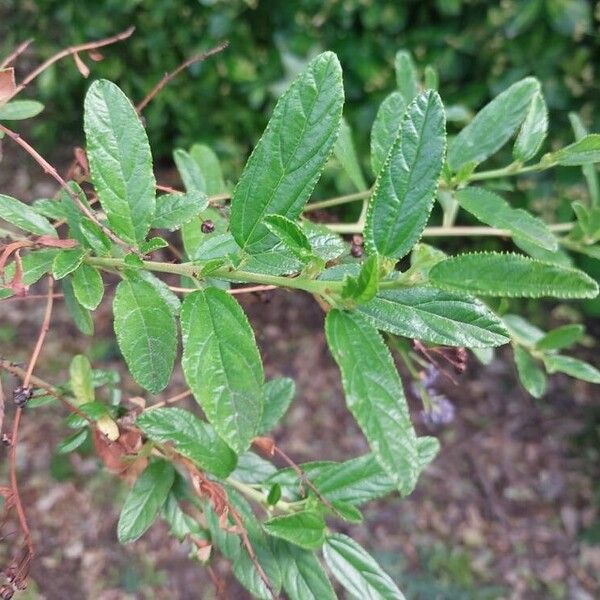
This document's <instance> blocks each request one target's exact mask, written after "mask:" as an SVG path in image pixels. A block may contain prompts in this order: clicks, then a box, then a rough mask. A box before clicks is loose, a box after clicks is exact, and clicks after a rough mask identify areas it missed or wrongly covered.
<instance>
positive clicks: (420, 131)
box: [365, 90, 446, 258]
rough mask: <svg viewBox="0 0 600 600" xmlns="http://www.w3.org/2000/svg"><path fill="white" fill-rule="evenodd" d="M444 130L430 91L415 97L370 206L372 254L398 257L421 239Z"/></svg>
mask: <svg viewBox="0 0 600 600" xmlns="http://www.w3.org/2000/svg"><path fill="white" fill-rule="evenodd" d="M445 127H446V125H445V116H444V107H443V105H442V101H441V100H440V97H439V95H438V93H437V92H435V91H432V90H428V91H426V92H423V93H421V94H419V95H418V96H417V97H416V98H415V100H414V101H413V102H412V103H411V104H410V105H409V106H408V108H407V109H406V113H405V114H404V117H403V119H402V124H401V126H400V133H399V135H398V137H397V138H396V141H395V142H394V145H393V146H392V149H391V150H390V153H389V156H388V158H387V161H386V163H385V164H384V166H383V168H382V169H381V172H380V173H379V175H378V177H377V181H376V182H375V188H374V190H373V195H372V196H371V199H370V201H369V209H368V212H367V223H366V228H365V242H366V245H367V248H369V250H370V251H371V252H378V253H380V254H382V255H383V256H389V257H393V258H402V257H403V256H405V255H406V254H408V252H409V251H410V249H411V248H412V247H413V246H414V245H415V243H416V242H417V241H418V239H419V238H420V237H421V234H422V233H423V229H424V228H425V224H426V223H427V220H428V219H429V213H430V212H431V208H432V206H433V200H434V196H435V191H436V189H437V186H438V178H439V175H440V172H441V170H442V164H443V160H444V151H445V148H446V130H445Z"/></svg>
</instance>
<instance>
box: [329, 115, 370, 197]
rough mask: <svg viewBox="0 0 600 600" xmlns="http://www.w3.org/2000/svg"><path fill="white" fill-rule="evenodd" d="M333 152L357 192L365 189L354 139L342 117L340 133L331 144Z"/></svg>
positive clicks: (365, 185) (365, 183) (365, 184)
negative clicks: (332, 144)
mask: <svg viewBox="0 0 600 600" xmlns="http://www.w3.org/2000/svg"><path fill="white" fill-rule="evenodd" d="M333 152H334V154H335V157H336V158H337V159H338V161H339V162H340V164H341V165H342V168H343V169H344V171H346V175H348V177H349V178H350V181H351V182H352V183H353V184H354V187H355V188H356V189H357V190H358V191H359V192H362V191H363V190H366V189H367V182H366V181H365V178H364V175H363V173H362V169H361V168H360V163H359V162H358V156H357V155H356V148H355V147H354V141H353V139H352V130H351V129H350V126H349V125H348V123H347V122H346V120H345V119H342V124H341V126H340V133H339V135H338V138H337V140H336V142H335V144H334V146H333Z"/></svg>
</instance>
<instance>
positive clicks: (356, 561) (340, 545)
mask: <svg viewBox="0 0 600 600" xmlns="http://www.w3.org/2000/svg"><path fill="white" fill-rule="evenodd" d="M323 556H324V557H325V562H326V563H327V566H328V567H329V568H330V570H331V572H332V573H333V575H334V577H335V578H336V579H337V580H338V581H339V582H340V584H341V585H342V586H343V587H344V588H345V589H346V590H348V592H350V594H352V596H354V597H356V598H365V599H366V598H369V599H373V600H375V599H377V600H404V596H403V595H402V592H401V591H400V590H399V589H398V587H397V586H396V584H395V583H394V582H393V581H392V578H391V577H390V576H389V575H388V574H387V573H386V572H385V571H384V570H383V569H382V568H381V567H380V566H379V565H378V564H377V562H376V561H375V559H374V558H373V557H372V556H371V555H370V554H368V553H367V551H366V550H365V549H364V548H362V547H361V546H360V545H359V544H357V543H356V542H355V541H354V540H353V539H352V538H349V537H348V536H347V535H343V534H341V533H334V534H331V535H329V536H328V537H327V541H326V543H325V545H324V546H323Z"/></svg>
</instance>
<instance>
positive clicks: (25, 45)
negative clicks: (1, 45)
mask: <svg viewBox="0 0 600 600" xmlns="http://www.w3.org/2000/svg"><path fill="white" fill-rule="evenodd" d="M31 42H33V38H31V39H29V40H25V41H24V42H21V43H20V44H19V45H18V46H17V47H16V48H15V50H14V51H13V52H11V53H10V54H9V55H8V56H7V57H6V58H5V59H4V60H3V61H2V63H0V69H4V68H5V67H8V65H10V63H11V62H14V60H15V59H16V58H18V57H19V56H20V55H21V54H23V52H25V50H27V48H29V45H30V44H31Z"/></svg>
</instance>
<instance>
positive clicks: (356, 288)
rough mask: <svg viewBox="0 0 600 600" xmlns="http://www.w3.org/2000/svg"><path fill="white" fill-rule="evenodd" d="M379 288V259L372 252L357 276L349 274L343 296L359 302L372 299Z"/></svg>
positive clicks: (345, 281)
mask: <svg viewBox="0 0 600 600" xmlns="http://www.w3.org/2000/svg"><path fill="white" fill-rule="evenodd" d="M378 289H379V259H378V257H377V255H376V254H372V255H371V256H369V258H367V260H365V261H364V262H363V263H362V265H361V267H360V271H359V273H358V276H357V277H353V276H352V275H347V276H346V277H345V279H344V286H343V287H342V298H344V299H349V300H353V301H354V302H356V303H357V304H361V303H363V302H368V301H369V300H372V299H373V298H374V297H375V295H376V294H377V290H378Z"/></svg>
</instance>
